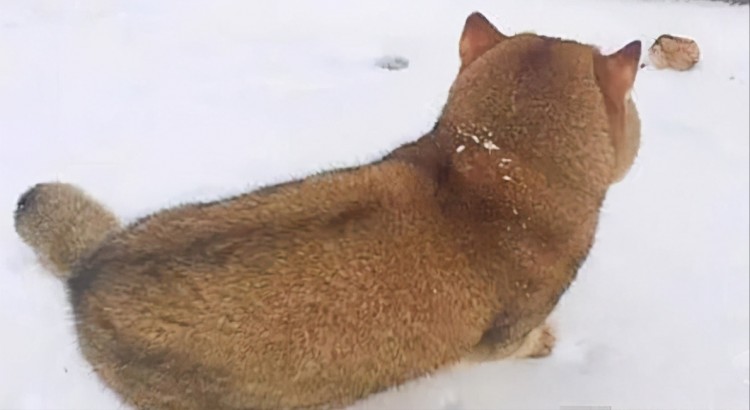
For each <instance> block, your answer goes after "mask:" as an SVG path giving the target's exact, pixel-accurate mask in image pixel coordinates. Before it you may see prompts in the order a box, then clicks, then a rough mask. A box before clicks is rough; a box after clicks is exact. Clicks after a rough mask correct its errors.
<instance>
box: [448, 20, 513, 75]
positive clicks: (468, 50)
mask: <svg viewBox="0 0 750 410" xmlns="http://www.w3.org/2000/svg"><path fill="white" fill-rule="evenodd" d="M506 38H508V36H506V35H504V34H503V33H501V32H500V31H499V30H498V29H497V28H495V26H493V25H492V23H490V22H489V20H487V18H486V17H484V16H483V15H482V13H479V12H474V13H471V14H470V15H469V17H467V18H466V23H465V24H464V31H463V33H461V42H460V43H459V45H458V53H459V55H460V56H461V69H460V70H459V71H463V70H464V68H466V67H467V66H468V65H469V64H471V63H472V62H473V61H474V60H476V59H477V58H479V56H481V55H482V54H484V53H485V52H487V50H489V49H491V48H492V47H494V46H495V45H497V44H498V43H500V42H501V41H503V40H505V39H506Z"/></svg>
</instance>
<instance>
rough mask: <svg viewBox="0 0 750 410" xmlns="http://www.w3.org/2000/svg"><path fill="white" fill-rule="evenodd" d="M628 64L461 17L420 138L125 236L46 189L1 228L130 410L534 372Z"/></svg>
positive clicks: (631, 131) (25, 199) (342, 394)
mask: <svg viewBox="0 0 750 410" xmlns="http://www.w3.org/2000/svg"><path fill="white" fill-rule="evenodd" d="M640 54H641V44H640V42H638V41H634V42H632V43H630V44H628V45H626V46H625V47H623V48H622V49H620V50H619V51H617V52H615V53H613V54H610V55H603V54H602V53H600V51H599V50H598V49H597V48H595V47H592V46H589V45H585V44H580V43H577V42H574V41H566V40H561V39H556V38H550V37H544V36H539V35H535V34H529V33H524V34H518V35H514V36H509V35H505V34H502V33H501V32H500V31H499V30H497V29H496V28H495V27H494V26H493V25H492V24H491V23H490V22H489V21H487V19H486V18H485V17H484V16H482V15H481V14H479V13H474V14H472V15H470V16H469V17H468V19H467V20H466V24H465V27H464V31H463V34H462V36H461V39H460V44H459V55H460V59H461V66H460V70H459V73H458V75H457V77H456V79H455V81H454V83H453V84H452V86H451V89H450V92H449V96H448V100H447V102H446V104H445V107H444V109H443V112H442V114H441V115H440V117H439V118H438V120H437V122H436V124H435V126H434V128H433V129H432V130H431V131H430V132H429V133H427V134H426V135H424V136H422V137H420V138H418V139H416V140H415V141H414V142H412V143H409V144H406V145H404V146H401V147H399V148H397V149H395V150H394V151H393V152H391V153H390V154H388V155H387V156H385V157H384V158H382V159H381V160H379V161H376V162H373V163H370V164H365V165H362V166H359V167H355V168H348V169H338V170H332V171H330V172H326V173H322V174H318V175H314V176H310V177H308V178H304V179H300V180H295V181H290V182H288V183H284V184H280V185H276V186H271V187H267V188H263V189H260V190H257V191H253V192H249V193H247V194H244V195H240V196H236V197H233V198H227V199H224V200H221V201H216V202H210V203H195V204H188V205H184V206H180V207H176V208H171V209H165V210H163V211H160V212H157V213H155V214H153V215H150V216H147V217H145V218H143V219H141V220H138V221H136V222H134V223H132V224H129V225H127V226H122V225H121V224H120V222H119V221H118V220H117V218H116V217H115V216H114V215H113V214H112V213H111V212H110V211H108V210H107V209H106V207H105V206H104V205H102V204H100V203H98V202H97V201H96V200H94V199H92V198H91V197H89V196H88V195H87V194H86V193H84V192H82V191H81V190H79V189H78V188H76V187H75V186H73V185H68V184H63V183H44V184H39V185H36V186H35V187H33V188H31V189H30V190H29V191H27V192H26V193H24V194H23V195H22V196H21V198H20V200H19V202H18V207H17V210H16V213H15V226H16V230H17V232H18V233H19V235H20V237H21V238H22V239H23V240H24V241H25V242H26V243H27V244H29V245H30V246H31V247H32V248H33V249H34V250H35V251H36V252H37V254H38V255H39V256H40V258H41V259H42V260H43V261H44V262H45V264H46V265H48V266H50V267H51V268H52V270H54V271H55V272H56V273H57V274H58V275H59V276H60V277H61V278H63V280H65V281H66V283H67V287H68V289H69V293H70V302H71V304H72V307H73V311H74V314H75V320H76V329H77V334H78V340H79V344H80V347H81V351H82V352H83V354H84V356H85V357H86V359H87V360H88V361H89V362H90V363H91V365H92V366H93V368H94V369H95V371H96V373H97V374H98V376H99V377H101V379H102V380H103V381H104V382H105V383H106V384H107V385H108V386H110V387H111V388H112V389H113V390H114V391H115V392H116V393H117V394H119V395H120V397H122V399H123V400H124V401H125V402H127V403H129V404H131V405H133V406H135V407H137V408H142V409H318V408H337V407H342V406H346V405H349V404H351V403H353V402H354V401H356V400H358V399H360V398H363V397H365V396H367V395H369V394H372V393H375V392H378V391H381V390H384V389H386V388H389V387H392V386H396V385H399V384H401V383H404V382H405V381H407V380H410V379H413V378H416V377H419V376H422V375H426V374H429V373H431V372H433V371H435V370H437V369H441V368H444V367H447V366H450V365H452V364H455V363H458V362H461V361H464V360H467V361H484V360H496V359H501V358H504V357H535V356H544V355H546V354H549V352H550V349H551V348H552V344H553V342H554V337H553V336H552V334H551V332H550V329H549V328H548V327H547V326H546V324H545V320H546V318H547V316H548V315H549V313H550V312H551V311H552V309H553V308H554V307H555V305H556V304H557V302H558V300H559V298H560V297H561V295H562V294H563V293H564V292H565V290H566V289H567V288H568V286H569V285H570V283H571V282H572V281H573V280H574V278H575V276H576V272H577V270H578V268H579V266H580V265H581V263H582V262H583V261H584V260H585V258H586V256H587V255H588V252H589V249H590V247H591V245H592V241H593V239H594V233H595V230H596V227H597V222H598V219H599V209H600V206H601V204H602V201H603V200H604V197H605V195H606V193H607V190H608V188H609V187H610V185H611V184H613V183H615V182H617V181H619V180H620V179H622V178H623V177H624V176H625V174H626V173H627V171H628V169H629V168H630V166H631V164H632V163H633V161H634V159H635V157H636V154H637V152H638V146H639V140H640V124H639V122H638V114H637V111H636V108H635V105H634V104H633V101H632V100H631V99H630V91H631V89H632V87H633V83H634V81H635V77H636V72H637V66H638V61H639V58H640Z"/></svg>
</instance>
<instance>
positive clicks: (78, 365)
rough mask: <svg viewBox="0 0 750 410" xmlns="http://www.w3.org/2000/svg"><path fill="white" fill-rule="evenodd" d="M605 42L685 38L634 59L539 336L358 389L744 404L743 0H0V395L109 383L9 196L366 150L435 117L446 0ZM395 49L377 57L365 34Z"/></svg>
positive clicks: (178, 196)
mask: <svg viewBox="0 0 750 410" xmlns="http://www.w3.org/2000/svg"><path fill="white" fill-rule="evenodd" d="M474 10H480V11H482V12H484V13H485V14H486V15H487V16H488V17H489V18H490V20H491V21H492V22H494V23H496V24H497V25H498V27H499V28H500V29H501V30H504V31H506V32H508V33H513V32H519V31H525V30H533V31H537V32H540V33H544V34H550V35H554V36H563V37H570V38H575V39H578V40H582V41H587V42H590V43H594V44H598V45H601V47H602V49H603V50H604V51H605V52H610V51H614V50H616V49H618V48H620V47H622V46H623V45H625V44H627V43H628V42H630V41H631V40H634V39H641V40H643V41H644V46H646V47H647V46H648V45H650V44H651V42H652V41H653V40H654V39H655V38H656V37H657V36H659V35H660V34H663V33H669V34H675V35H684V36H688V37H691V38H694V39H695V40H696V41H697V42H698V44H699V46H700V47H701V51H702V57H703V61H702V62H701V63H699V65H698V66H697V67H696V69H695V70H693V71H691V72H686V73H677V72H670V71H655V70H652V69H649V68H646V69H644V70H643V71H641V72H640V74H639V78H638V82H637V86H636V89H635V92H634V97H635V98H636V100H637V103H638V105H639V109H640V112H641V117H642V121H643V147H642V150H641V154H640V157H639V159H638V162H637V164H636V166H635V167H634V169H633V170H632V171H631V173H630V175H629V176H628V177H627V179H626V180H625V181H624V182H622V183H620V184H619V185H617V186H615V187H614V188H613V189H612V190H611V192H610V194H609V197H608V199H607V201H606V203H605V206H604V210H603V215H602V219H601V224H600V227H599V233H598V239H597V242H596V244H595V246H594V249H593V250H592V252H591V255H590V257H589V259H588V261H587V262H586V264H585V265H584V267H583V268H582V269H581V271H580V273H579V278H578V280H577V281H576V282H575V283H574V285H573V286H572V287H571V288H570V290H569V291H568V292H567V294H566V295H565V296H564V297H563V300H562V303H561V304H560V306H559V308H558V309H557V310H556V311H555V313H554V315H553V318H552V323H553V324H554V326H555V327H556V329H557V336H558V339H559V340H558V343H557V346H556V348H555V350H554V353H553V354H552V356H551V357H549V358H546V359H541V360H527V361H516V362H499V363H489V364H483V365H479V366H460V367H458V368H456V369H454V370H450V371H444V372H441V373H439V374H437V375H434V376H432V377H427V378H424V379H421V380H417V381H415V382H412V383H409V384H407V385H406V386H404V387H403V388H401V389H397V390H394V391H389V392H385V393H383V394H379V395H376V396H373V397H371V398H370V399H368V400H365V401H363V402H361V403H359V404H357V405H355V406H354V408H356V409H360V410H364V409H384V408H389V409H407V408H409V409H428V408H431V409H432V408H435V409H456V410H458V409H479V408H481V409H510V408H514V409H523V408H526V409H530V408H550V409H553V408H559V407H560V406H575V405H603V406H612V407H613V408H620V409H622V408H670V409H676V408H701V409H709V408H711V409H719V408H721V409H747V408H749V407H750V403H749V402H748V393H749V389H750V387H748V385H747V383H748V382H747V380H748V372H749V363H748V361H749V359H748V354H747V349H748V343H749V339H748V331H749V327H748V321H749V320H750V318H749V315H748V286H749V283H748V277H749V275H748V271H749V269H750V262H749V256H748V247H749V246H750V240H749V238H748V236H749V235H748V230H749V229H750V221H749V219H748V216H749V214H750V207H749V204H748V197H749V196H750V195H749V194H750V193H749V192H748V191H749V189H748V185H749V184H750V170H749V168H748V167H749V164H750V157H749V155H748V151H749V144H748V140H749V137H750V129H749V126H748V110H749V109H750V104H749V103H748V80H750V79H749V77H750V75H749V71H750V68H749V67H748V55H749V53H750V47H749V44H748V37H749V34H750V33H749V31H750V30H749V25H748V7H747V6H743V7H730V6H727V5H725V4H722V3H708V2H700V1H695V2H667V1H635V0H630V1H628V0H606V1H605V0H568V1H565V2H561V1H555V0H546V1H542V0H526V1H523V2H521V1H510V0H469V1H462V2H454V1H449V0H431V1H427V0H413V1H409V2H405V1H393V0H359V1H353V2H347V1H343V0H338V1H334V0H316V1H304V0H285V1H273V2H270V1H269V2H244V1H240V0H214V1H210V2H208V1H198V0H162V1H153V0H128V1H117V0H77V1H74V2H73V1H62V0H23V1H21V0H3V1H0V216H1V217H0V292H1V293H0V328H1V329H2V331H1V333H0V334H1V335H2V336H1V337H0V408H3V409H107V408H118V407H119V406H120V405H119V404H118V401H117V400H116V399H115V398H114V395H113V394H112V393H110V392H109V391H108V390H107V389H106V388H105V387H104V386H103V385H102V384H101V383H100V382H98V380H97V379H96V377H95V376H94V375H93V374H92V371H91V368H90V367H89V365H88V364H87V363H86V362H84V361H83V360H82V359H81V356H80V354H79V353H78V351H77V347H76V341H75V337H74V334H73V331H72V326H71V320H70V312H69V309H68V307H67V303H66V299H65V293H64V289H63V286H62V284H61V283H60V282H59V281H57V280H56V279H55V278H53V277H52V276H51V275H49V274H48V273H47V272H45V271H44V270H43V269H42V268H41V267H40V266H39V264H38V263H37V262H36V260H35V258H34V256H33V254H32V253H31V251H30V250H29V249H28V248H27V247H26V246H25V245H23V244H22V243H21V241H20V240H19V239H18V238H17V236H16V234H15V232H14V231H13V226H12V217H11V215H12V212H13V209H14V206H15V201H16V198H17V196H18V195H19V194H20V193H21V192H22V191H24V190H25V189H26V188H27V187H29V186H30V185H32V184H34V183H36V182H40V181H47V180H56V179H59V180H64V181H68V182H73V183H76V184H78V185H80V186H82V187H83V188H84V189H86V190H87V191H88V192H90V193H91V194H92V195H94V196H95V197H97V198H99V199H101V200H102V201H104V202H105V203H106V204H108V205H110V206H111V207H112V208H113V209H114V210H115V211H116V212H117V213H118V214H119V215H121V216H122V217H123V218H125V219H126V220H131V219H133V218H135V217H137V216H140V215H143V214H144V213H146V212H150V211H153V210H156V209H159V208H161V207H166V206H170V205H175V204H178V203H181V202H184V201H193V200H205V199H213V198H217V197H221V196H224V195H228V194H231V193H237V192H240V191H244V190H247V189H251V188H253V187H257V186H259V185H261V184H267V183H273V182H280V181H284V180H286V179H288V178H290V177H293V176H302V175H305V174H309V173H312V172H315V171H319V170H322V169H328V168H331V167H335V166H336V167H337V166H345V165H353V164H357V163H363V162H366V161H370V160H373V159H376V158H378V157H379V156H380V155H381V154H384V153H386V152H387V151H388V150H389V149H392V148H394V147H396V146H397V145H399V144H401V143H404V142H407V141H411V140H413V139H415V138H417V137H419V136H420V135H421V133H423V132H425V131H427V130H428V129H429V128H430V127H431V126H432V124H433V122H434V120H435V118H436V116H437V115H438V113H439V111H440V108H441V106H442V104H443V102H444V100H445V98H446V94H447V91H448V87H449V86H450V83H451V80H452V79H453V77H454V75H455V74H456V71H457V69H458V50H457V47H458V39H459V34H460V31H461V28H462V24H463V21H464V19H465V18H466V16H467V15H468V14H469V13H470V12H471V11H474ZM391 55H398V56H403V57H404V58H406V59H408V61H409V67H408V68H406V69H402V70H399V71H389V70H383V69H381V68H379V67H377V66H376V65H375V64H374V63H373V62H374V61H377V59H379V58H381V57H382V56H391Z"/></svg>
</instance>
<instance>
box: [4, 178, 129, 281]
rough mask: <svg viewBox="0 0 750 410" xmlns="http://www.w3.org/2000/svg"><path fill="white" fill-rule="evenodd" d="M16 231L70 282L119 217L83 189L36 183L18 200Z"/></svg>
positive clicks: (64, 185) (61, 184) (63, 184)
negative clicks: (82, 260)
mask: <svg viewBox="0 0 750 410" xmlns="http://www.w3.org/2000/svg"><path fill="white" fill-rule="evenodd" d="M14 222H15V227H16V232H17V233H18V235H19V236H20V237H21V239H23V241H24V242H26V243H27V244H28V245H29V246H31V248H33V249H34V251H35V252H36V254H37V255H38V256H39V258H40V260H41V261H42V263H44V264H45V265H47V266H48V267H49V268H50V269H51V270H52V271H53V272H54V273H55V274H56V275H57V276H59V277H61V278H64V279H67V278H70V276H71V275H72V274H73V273H72V272H73V266H74V265H75V263H76V262H77V261H78V260H79V259H80V258H81V257H82V256H84V255H85V254H86V253H87V252H89V251H91V250H93V249H94V248H95V247H96V246H97V245H99V244H100V243H101V242H102V241H103V240H104V238H106V237H107V236H108V235H109V234H110V233H112V232H114V231H117V230H119V229H120V222H119V221H118V219H117V217H115V215H114V214H113V213H112V212H111V211H109V210H108V209H107V208H106V207H105V206H104V205H102V204H100V203H99V202H98V201H96V200H95V199H93V198H91V197H89V196H88V195H87V194H86V193H85V192H83V191H82V190H81V189H80V188H78V187H76V186H74V185H71V184H65V183H42V184H37V185H35V186H34V187H32V188H30V189H29V190H28V191H26V192H25V193H23V195H21V197H20V198H19V199H18V205H17V206H16V211H15V215H14Z"/></svg>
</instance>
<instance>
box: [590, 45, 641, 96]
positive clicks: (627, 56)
mask: <svg viewBox="0 0 750 410" xmlns="http://www.w3.org/2000/svg"><path fill="white" fill-rule="evenodd" d="M640 59H641V42H640V41H639V40H636V41H633V42H631V43H629V44H628V45H626V46H625V47H623V48H621V49H620V50H618V51H616V52H615V53H612V54H610V55H606V56H605V55H599V56H597V57H596V58H595V59H594V72H595V73H596V79H597V81H598V82H599V87H600V88H601V89H602V92H603V93H604V95H605V96H606V97H607V98H608V99H609V100H610V101H611V102H614V103H618V104H619V103H623V102H624V101H625V99H626V98H627V96H628V94H629V93H630V90H631V89H632V88H633V84H634V83H635V76H636V74H637V73H638V63H639V61H640Z"/></svg>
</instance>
